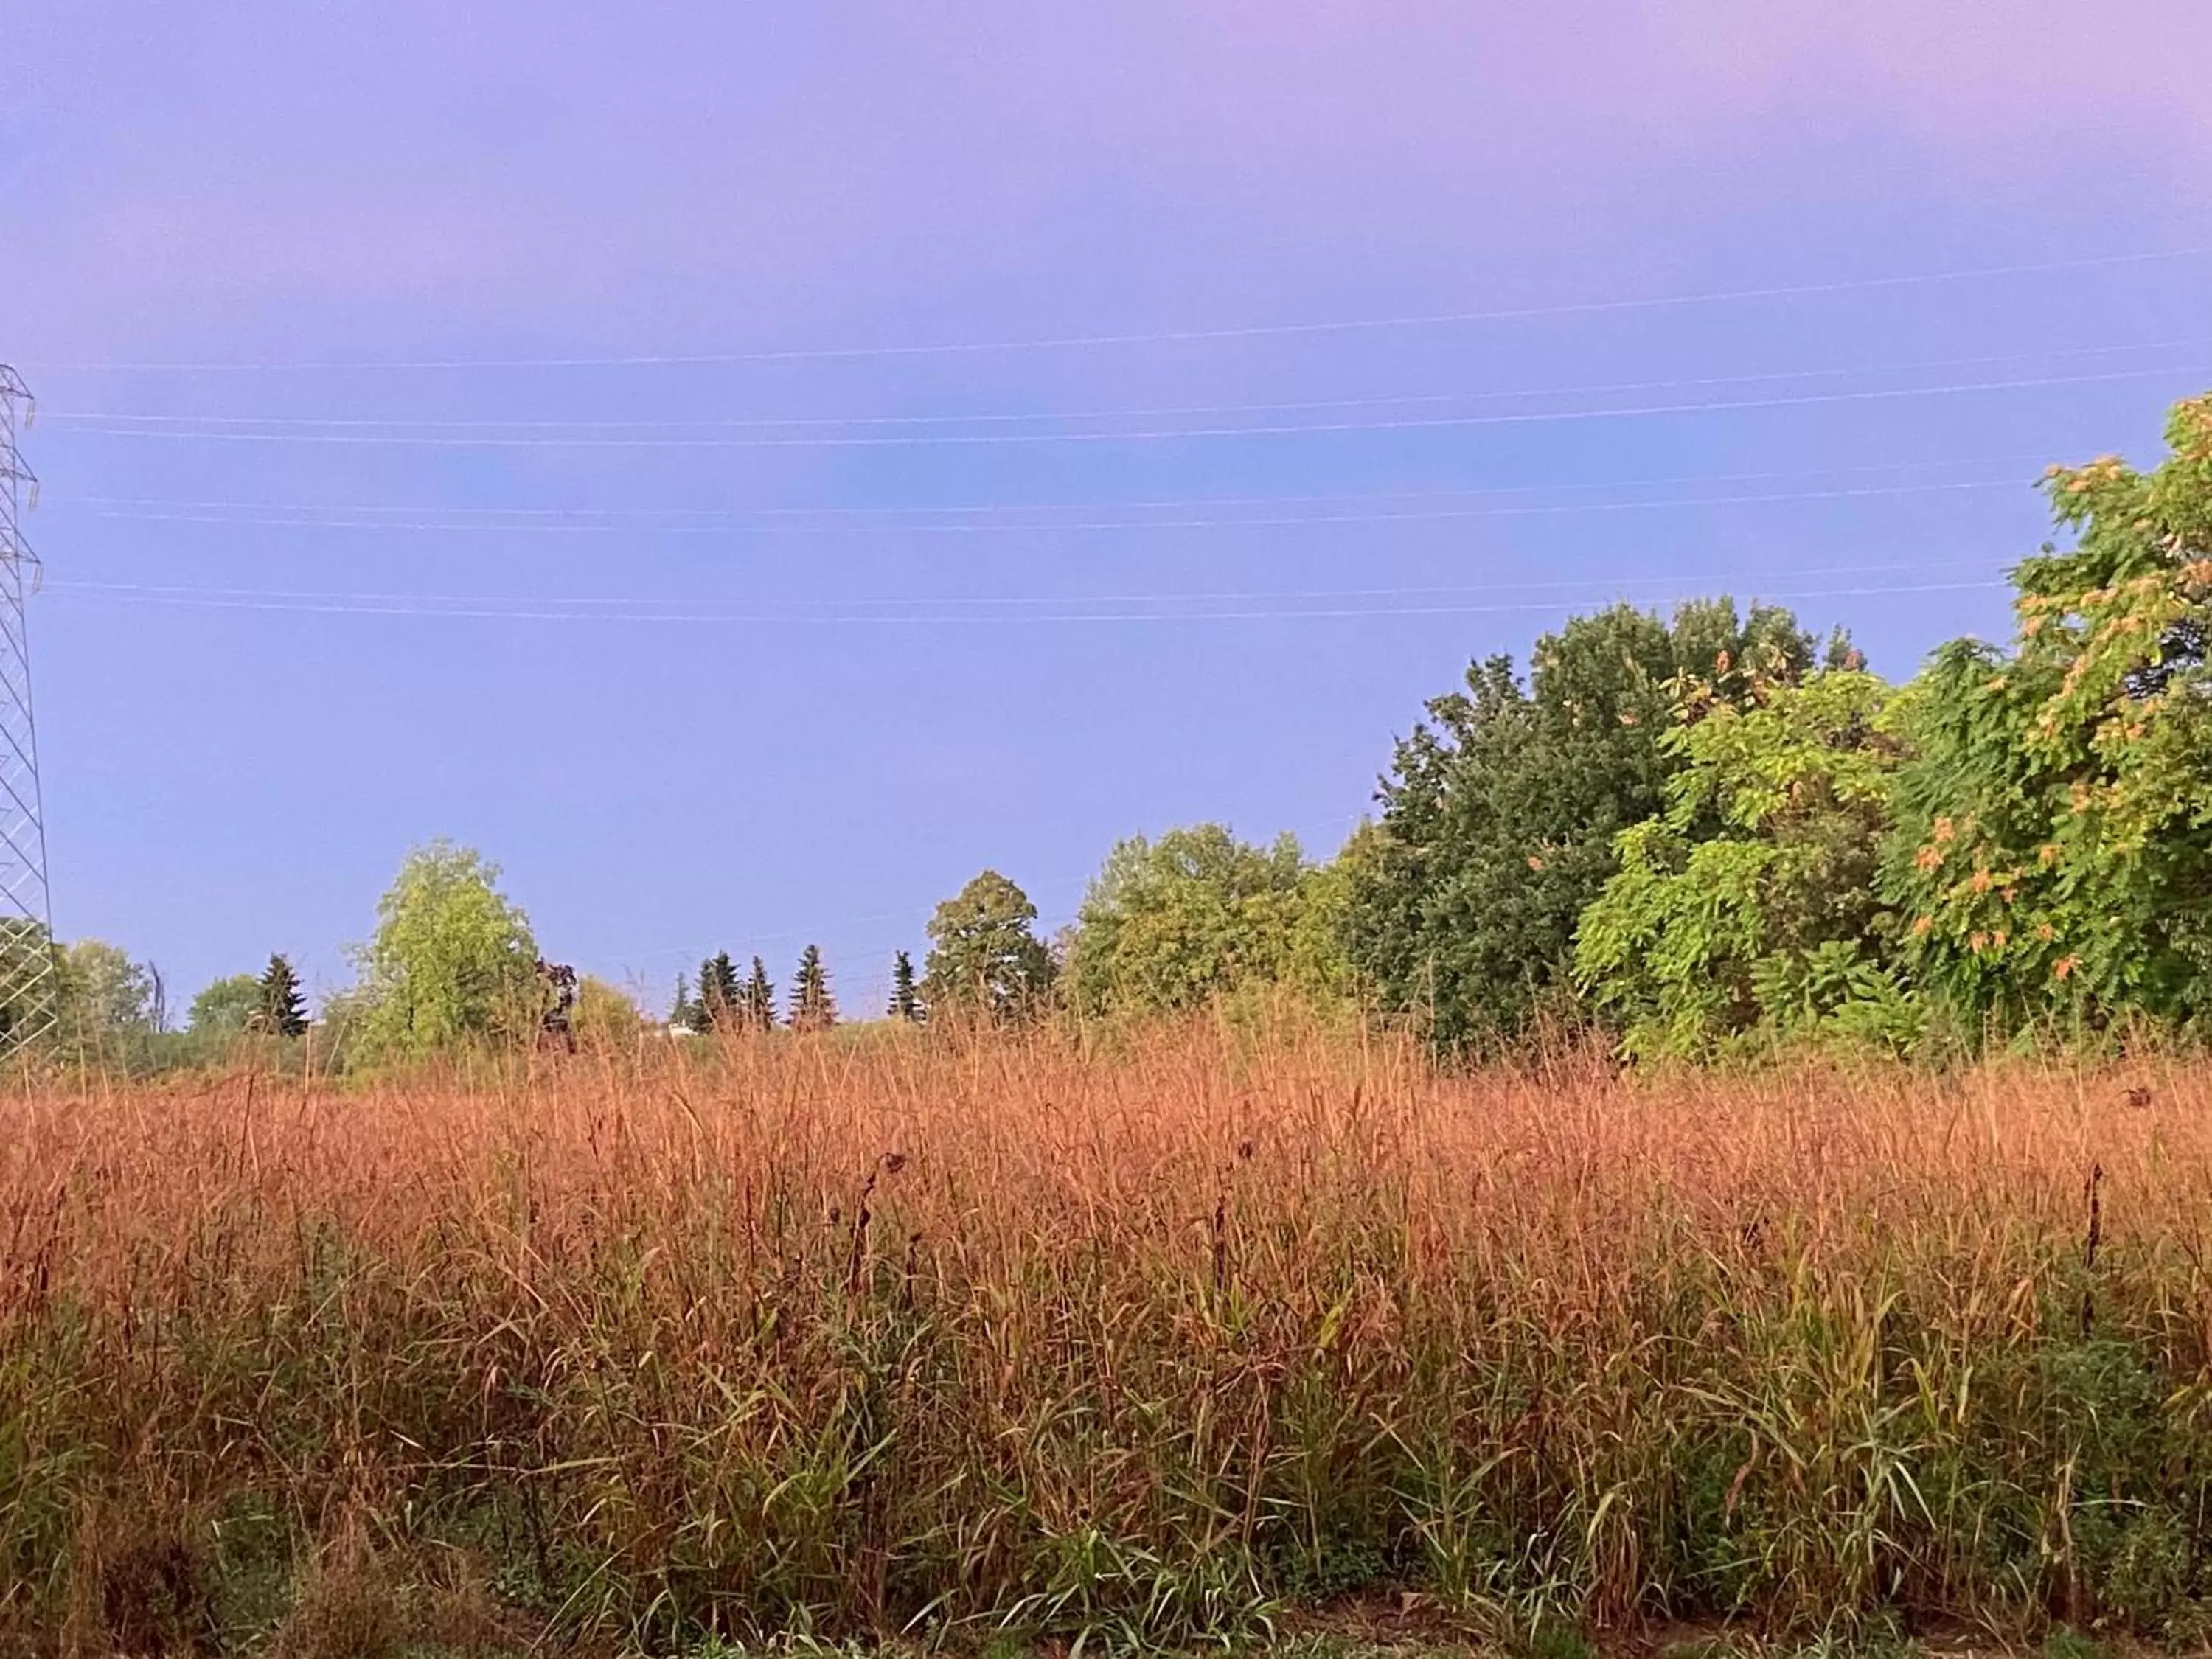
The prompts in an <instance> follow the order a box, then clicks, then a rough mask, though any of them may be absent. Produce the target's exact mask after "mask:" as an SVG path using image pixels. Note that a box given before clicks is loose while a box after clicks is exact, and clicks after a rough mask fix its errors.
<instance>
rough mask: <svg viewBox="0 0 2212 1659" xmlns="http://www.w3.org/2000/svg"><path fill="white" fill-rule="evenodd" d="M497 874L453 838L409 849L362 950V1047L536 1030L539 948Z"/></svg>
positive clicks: (407, 1050)
mask: <svg viewBox="0 0 2212 1659" xmlns="http://www.w3.org/2000/svg"><path fill="white" fill-rule="evenodd" d="M498 880H499V870H498V867H497V866H495V865H492V864H489V863H487V862H485V860H483V857H482V856H481V855H480V854H477V853H476V852H475V851H474V850H472V849H471V848H465V847H456V846H454V845H453V843H451V842H444V841H436V842H430V843H429V844H428V845H427V846H424V847H420V848H416V850H415V851H414V852H412V853H410V854H408V857H407V861H406V862H405V863H404V865H403V866H401V867H400V871H399V874H398V878H397V879H396V880H394V881H393V883H392V887H391V889H390V890H389V891H387V892H386V894H385V895H384V896H383V898H382V899H380V901H378V903H377V918H378V926H377V929H376V933H375V936H374V938H373V939H371V940H370V942H369V944H368V947H367V949H366V950H364V951H362V981H363V986H362V988H363V990H364V992H365V993H366V995H367V998H368V1010H367V1012H366V1013H365V1014H364V1016H363V1017H362V1024H361V1041H362V1048H363V1049H364V1050H365V1051H366V1052H367V1053H368V1054H372V1055H419V1054H428V1053H431V1052H434V1051H435V1050H437V1049H440V1048H446V1047H448V1046H450V1045H452V1044H454V1043H459V1042H472V1041H485V1040H505V1041H515V1040H528V1039H531V1038H533V1037H534V1036H535V1035H536V1032H537V1029H538V945H537V942H536V940H535V939H532V936H531V932H530V921H529V918H528V917H527V916H526V915H523V913H522V912H521V911H520V909H518V908H515V906H514V905H513V903H512V902H510V901H509V900H508V899H507V897H506V896H505V895H504V894H502V893H501V891H500V890H499V887H498Z"/></svg>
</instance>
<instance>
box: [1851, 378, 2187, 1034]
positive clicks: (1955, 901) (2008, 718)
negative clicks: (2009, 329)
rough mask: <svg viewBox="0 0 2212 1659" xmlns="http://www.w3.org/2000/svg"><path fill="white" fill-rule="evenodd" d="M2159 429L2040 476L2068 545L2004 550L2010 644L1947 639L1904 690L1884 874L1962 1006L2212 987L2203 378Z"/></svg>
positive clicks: (2168, 999)
mask: <svg viewBox="0 0 2212 1659" xmlns="http://www.w3.org/2000/svg"><path fill="white" fill-rule="evenodd" d="M2166 441H2167V443H2168V445H2169V446H2170V447H2171V450H2172V453H2171V455H2170V456H2169V458H2168V459H2166V461H2165V463H2164V464H2163V465H2160V466H2159V467H2158V468H2156V469H2155V470H2154V471H2151V472H2149V473H2142V472H2138V471H2135V470H2134V469H2132V468H2130V467H2128V466H2126V465H2123V464H2122V463H2121V462H2119V461H2118V460H2116V459H2111V458H2109V457H2108V458H2106V459H2100V460H2097V461H2093V462H2091V463H2090V464H2089V465H2087V466H2083V467H2077V468H2054V469H2053V470H2052V471H2051V473H2050V474H2049V475H2047V478H2046V484H2047V488H2048V489H2049V491H2050V495H2051V501H2052V504H2053V507H2054V509H2055V511H2056V514H2057V520H2058V523H2059V525H2060V526H2061V527H2062V528H2064V529H2069V530H2072V531H2074V532H2077V537H2076V545H2075V548H2074V549H2073V550H2070V551H2066V552H2060V551H2057V550H2053V549H2051V548H2049V547H2046V548H2045V550H2044V551H2043V552H2042V553H2041V554H2040V555H2039V556H2035V557H2033V558H2030V559H2027V561H2025V562H2022V563H2021V566H2020V567H2019V568H2017V569H2016V570H2015V572H2014V581H2015V586H2017V588H2018V589H2019V597H2018V600H2017V605H2016V610H2017V614H2018V618H2019V621H2018V628H2017V632H2016V635H2015V642H2014V646H2013V649H2012V651H2011V652H2010V653H2003V652H2000V651H1998V650H1996V649H1995V648H1993V647H1990V646H1987V645H1984V644H1980V643H1978V642H1977V641H1968V640H1961V641H1956V642H1954V643H1953V644H1951V645H1949V646H1947V647H1944V648H1943V649H1942V651H1941V652H1939V653H1937V654H1936V657H1935V659H1934V660H1933V661H1931V662H1930V664H1929V666H1928V668H1927V669H1926V671H1924V672H1923V675H1922V677H1921V678H1920V680H1919V681H1918V682H1917V684H1915V685H1914V686H1913V687H1912V689H1911V692H1910V694H1909V695H1908V696H1907V697H1906V698H1905V700H1904V702H1903V706H1902V708H1901V709H1900V714H1902V716H1903V720H1902V726H1903V727H1904V729H1905V731H1906V732H1908V733H1909V735H1910V738H1911V742H1912V744H1913V746H1914V748H1915V750H1917V757H1916V758H1915V759H1914V761H1913V762H1912V763H1911V764H1910V765H1908V766H1907V767H1906V768H1905V770H1904V772H1903V774H1902V775H1900V777H1899V787H1898V792H1897V810H1898V830H1897V834H1896V835H1895V836H1894V837H1893V839H1892V841H1891V843H1890V846H1889V848H1888V856H1887V859H1886V860H1885V863H1884V867H1883V872H1882V888H1883V891H1884V893H1885V894H1886V896H1887V897H1888V898H1889V900H1890V901H1891V902H1893V904H1895V905H1896V906H1897V907H1898V908H1899V910H1900V912H1902V913H1903V914H1904V915H1906V916H1907V917H1909V918H1910V923H1909V927H1908V928H1907V930H1906V933H1905V953H1906V959H1907V961H1908V962H1909V963H1910V965H1911V969H1912V971H1913V973H1914V974H1915V975H1916V976H1917V978H1918V979H1919V980H1920V981H1921V982H1922V983H1923V985H1925V986H1927V987H1929V989H1930V990H1931V991H1933V992H1935V993H1936V994H1940V995H1941V996H1942V997H1943V998H1944V999H1946V1000H1948V1001H1949V1002H1951V1003H1952V1004H1954V1005H1955V1006H1957V1007H1959V1008H1960V1010H1962V1011H1963V1012H1966V1013H1967V1014H1969V1015H1972V1016H1976V1017H1980V1018H1996V1019H1998V1020H2000V1021H2001V1022H2011V1021H2017V1020H2020V1019H2023V1018H2049V1017H2066V1018H2080V1019H2086V1020H2087V1021H2090V1022H2093V1023H2095V1022H2101V1021H2103V1020H2105V1019H2107V1018H2111V1017H2112V1015H2114V1014H2117V1013H2121V1012H2134V1013H2141V1014H2146V1015H2149V1016H2153V1017H2157V1018H2168V1019H2185V1018H2196V1017H2201V1016H2203V1014H2205V1013H2206V1012H2207V1011H2208V1010H2212V662H2208V659H2207V641H2208V640H2209V639H2212V398H2197V399H2196V400H2194V401H2191V402H2187V403H2183V404H2179V405H2178V406H2177V407H2176V408H2175V409H2174V410H2173V412H2172V418H2171V419H2170V421H2169V422H2168V424H2167V428H2166Z"/></svg>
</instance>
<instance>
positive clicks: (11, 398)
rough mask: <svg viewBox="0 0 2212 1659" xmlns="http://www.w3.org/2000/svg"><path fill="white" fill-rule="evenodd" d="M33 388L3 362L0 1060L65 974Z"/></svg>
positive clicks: (25, 1036)
mask: <svg viewBox="0 0 2212 1659" xmlns="http://www.w3.org/2000/svg"><path fill="white" fill-rule="evenodd" d="M31 409H32V403H31V392H30V388H29V387H27V386H25V385H24V384H23V381H22V378H21V376H20V375H18V374H16V373H15V370H14V369H12V368H9V367H8V365H7V364H5V363H0V1054H10V1053H13V1052H14V1051H15V1049H17V1048H21V1047H22V1046H23V1044H25V1043H27V1042H34V1041H36V1040H37V1039H38V1038H40V1037H42V1036H46V1033H47V1032H49V1031H51V1030H53V1029H54V1026H55V1024H57V1022H58V1019H59V1018H60V1012H61V1011H60V1006H59V1005H60V1000H61V996H60V992H61V984H60V973H59V970H58V964H57V963H56V961H55V957H54V939H53V916H52V912H51V910H50V909H49V908H48V905H47V901H46V818H45V816H44V814H43V812H42V811H41V810H40V801H39V733H38V726H37V724H36V723H35V722H34V721H33V720H32V718H31V652H30V645H29V641H28V637H27V635H26V633H25V631H24V609H23V602H24V600H25V599H27V597H28V596H29V595H30V594H31V593H33V592H37V590H38V585H39V560H38V556H37V555H35V554H34V553H33V552H32V551H31V550H30V548H29V546H28V545H27V544H25V542H24V540H23V532H22V526H21V506H22V492H23V491H24V490H25V489H28V491H29V492H30V495H31V498H32V499H33V501H35V500H36V499H37V496H38V489H39V481H38V479H37V477H34V476H33V473H32V471H31V470H30V468H28V467H27V466H26V465H23V458H22V455H21V453H19V452H18V451H17V449H16V447H15V433H16V427H17V422H18V419H19V417H20V419H21V423H22V424H23V425H26V426H27V425H29V424H30V416H31Z"/></svg>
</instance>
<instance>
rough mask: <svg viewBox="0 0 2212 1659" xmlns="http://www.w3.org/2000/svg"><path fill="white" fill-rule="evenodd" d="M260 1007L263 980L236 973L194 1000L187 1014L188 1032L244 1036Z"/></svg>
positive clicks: (217, 1035) (206, 1034)
mask: <svg viewBox="0 0 2212 1659" xmlns="http://www.w3.org/2000/svg"><path fill="white" fill-rule="evenodd" d="M259 1006H261V981H260V980H259V979H258V978H257V977H256V976H255V975H252V974H233V975H230V976H229V977H228V978H227V979H219V980H216V981H215V982H214V983H213V984H211V985H209V986H207V987H205V988H204V989H203V990H202V991H201V992H200V994H198V995H197V996H196V997H194V998H193V999H192V1005H191V1007H190V1008H189V1009H187V1010H186V1011H185V1030H188V1031H190V1032H191V1033H192V1035H193V1036H207V1037H234V1036H244V1035H245V1033H246V1025H247V1024H248V1022H250V1021H251V1020H252V1018H253V1013H254V1010H256V1009H257V1008H258V1007H259Z"/></svg>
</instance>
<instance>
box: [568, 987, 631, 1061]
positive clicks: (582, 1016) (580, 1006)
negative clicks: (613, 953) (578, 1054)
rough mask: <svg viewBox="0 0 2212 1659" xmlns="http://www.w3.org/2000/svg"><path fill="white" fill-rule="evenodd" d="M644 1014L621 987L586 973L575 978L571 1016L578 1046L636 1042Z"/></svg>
mask: <svg viewBox="0 0 2212 1659" xmlns="http://www.w3.org/2000/svg"><path fill="white" fill-rule="evenodd" d="M644 1024H645V1014H644V1012H643V1011H642V1010H641V1009H640V1008H639V1007H638V1006H637V1004H636V1002H635V1000H632V998H631V997H630V996H629V994H628V993H627V992H625V991H623V989H622V988H621V987H618V986H614V985H610V984H608V983H607V981H605V980H603V979H599V978H598V977H596V976H594V975H591V974H586V975H583V977H582V978H580V980H578V981H577V982H576V1006H575V1009H574V1012H572V1013H571V1014H570V1016H569V1025H570V1029H571V1030H574V1032H575V1034H576V1042H577V1044H578V1046H579V1047H580V1048H591V1049H599V1050H607V1049H614V1050H620V1049H623V1048H629V1047H631V1046H633V1045H635V1043H636V1042H637V1039H638V1034H639V1033H640V1031H641V1030H643V1029H644Z"/></svg>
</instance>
